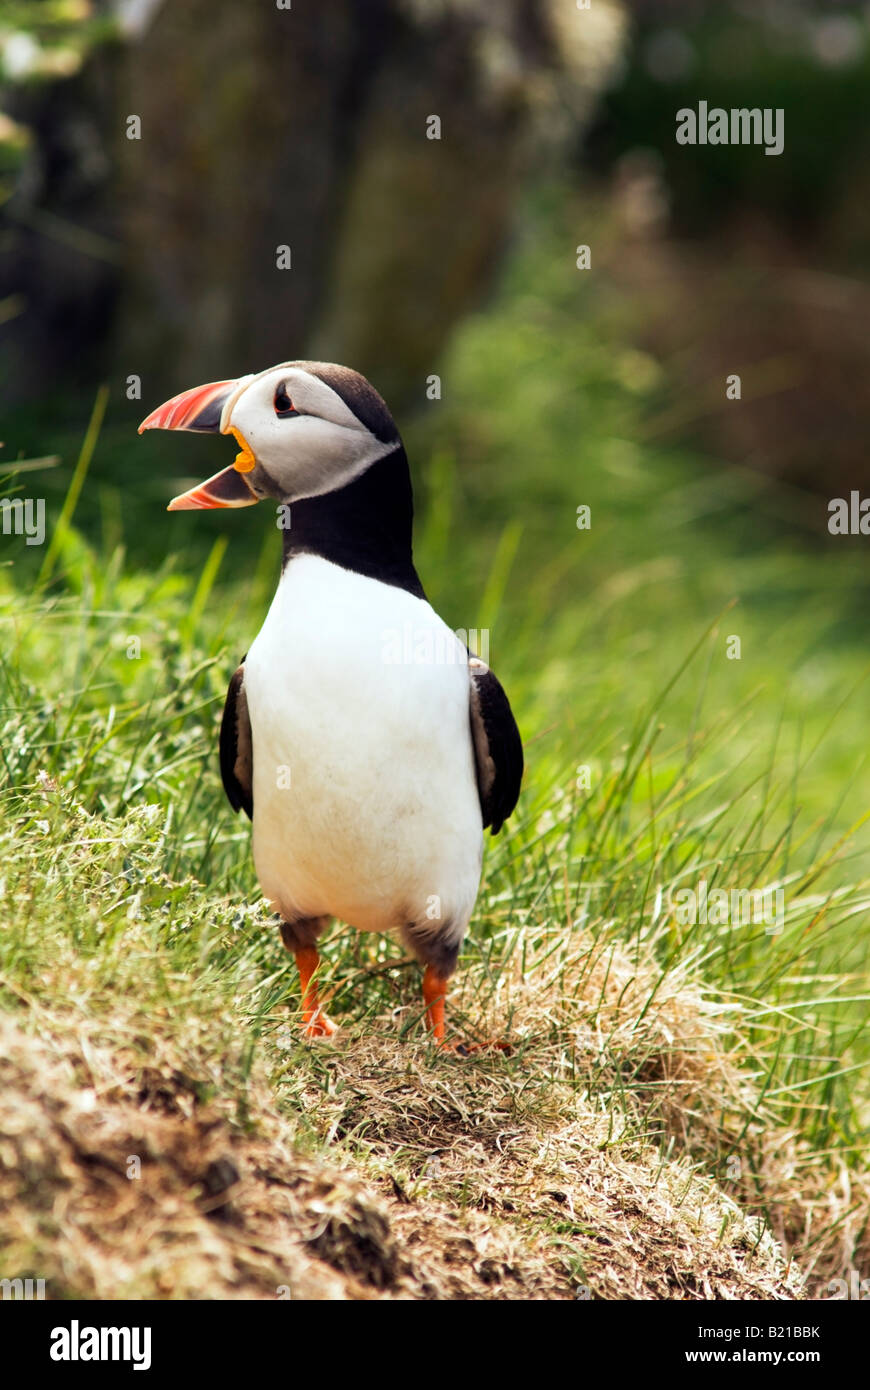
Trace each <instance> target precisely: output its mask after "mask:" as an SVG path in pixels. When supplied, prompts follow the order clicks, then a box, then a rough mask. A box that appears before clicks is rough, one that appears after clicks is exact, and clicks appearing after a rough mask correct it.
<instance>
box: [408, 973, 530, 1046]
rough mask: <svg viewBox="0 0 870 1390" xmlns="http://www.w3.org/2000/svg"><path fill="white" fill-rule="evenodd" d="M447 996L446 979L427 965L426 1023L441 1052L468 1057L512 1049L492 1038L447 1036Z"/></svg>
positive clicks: (508, 1044) (424, 987)
mask: <svg viewBox="0 0 870 1390" xmlns="http://www.w3.org/2000/svg"><path fill="white" fill-rule="evenodd" d="M446 997H447V981H446V980H445V979H444V978H443V977H442V976H440V975H438V974H436V972H435V970H434V969H433V967H432V966H431V965H427V967H426V971H425V973H424V975H423V999H424V1002H425V1004H426V1023H427V1026H428V1028H429V1031H430V1032H431V1034H432V1041H433V1042H434V1043H435V1046H436V1047H437V1048H438V1049H439V1050H440V1051H442V1052H448V1053H450V1055H451V1056H453V1057H470V1056H471V1054H472V1053H473V1052H488V1051H496V1052H504V1053H505V1054H506V1055H508V1056H509V1055H510V1053H511V1052H512V1051H513V1048H512V1047H511V1045H510V1043H508V1042H502V1041H501V1040H500V1039H496V1038H493V1039H491V1040H489V1041H487V1042H479V1043H478V1042H464V1041H463V1040H462V1039H459V1038H448V1037H447V1033H446V1027H445V1022H444V1000H445V998H446Z"/></svg>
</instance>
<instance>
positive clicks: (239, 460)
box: [227, 425, 257, 473]
mask: <svg viewBox="0 0 870 1390" xmlns="http://www.w3.org/2000/svg"><path fill="white" fill-rule="evenodd" d="M227 434H231V435H233V436H234V437H235V440H236V443H237V444H238V445H239V446H240V448H241V451H242V452H241V453H240V454H236V456H235V458H234V459H233V468H235V469H236V470H237V472H239V473H250V471H251V469H252V468H253V467H254V466H255V464H256V462H257V460H256V459H255V458H254V455H253V453H252V452H251V446H250V445H249V443H248V441H247V440H246V439H245V437H244V435H242V434H240V433H239V431H238V430H237V429H236V427H235V425H230V427H229V429H228V430H227Z"/></svg>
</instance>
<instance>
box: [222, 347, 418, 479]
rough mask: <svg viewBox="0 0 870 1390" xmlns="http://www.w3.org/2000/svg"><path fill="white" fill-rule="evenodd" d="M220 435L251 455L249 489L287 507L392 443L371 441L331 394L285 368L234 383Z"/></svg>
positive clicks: (352, 472) (357, 470)
mask: <svg viewBox="0 0 870 1390" xmlns="http://www.w3.org/2000/svg"><path fill="white" fill-rule="evenodd" d="M288 406H289V407H290V408H289V409H288ZM297 412H298V413H297ZM220 427H221V430H222V431H223V433H228V432H229V429H230V427H232V428H233V429H234V430H238V432H239V434H240V435H241V436H242V439H243V440H244V441H245V443H246V444H247V445H248V447H249V449H250V451H251V453H252V454H253V455H254V458H255V459H256V461H257V464H258V465H259V467H258V468H254V469H253V470H252V471H251V473H249V474H247V475H246V476H247V477H248V479H249V480H250V482H251V484H252V486H253V487H254V489H255V490H256V491H257V492H265V493H268V494H269V495H275V496H280V498H281V499H282V500H284V501H288V502H293V501H298V500H299V499H301V498H303V497H320V496H322V495H323V494H324V493H326V492H334V491H335V490H336V489H337V488H341V487H344V486H345V485H346V484H347V483H349V482H352V481H353V479H354V478H357V477H359V475H360V474H361V473H364V472H365V470H366V469H367V468H368V467H369V465H370V464H372V463H374V462H375V460H376V459H379V458H383V457H384V456H385V455H386V454H389V453H391V452H392V451H393V449H395V448H396V445H397V444H398V443H399V436H398V434H396V437H395V439H392V440H389V441H388V442H387V443H384V442H383V440H380V439H378V438H376V436H375V435H374V434H372V433H371V431H370V430H368V429H366V427H365V425H363V424H362V422H361V421H360V420H358V419H357V417H356V416H355V415H354V414H353V412H352V411H351V410H349V409H348V407H347V406H346V405H345V403H344V401H343V400H342V399H341V397H340V396H338V395H337V394H336V393H335V391H333V390H332V389H331V387H329V386H327V385H326V383H325V382H323V381H321V380H320V379H319V378H318V377H316V376H312V375H311V373H310V372H307V371H305V370H304V369H303V368H301V367H293V366H291V365H289V364H285V365H283V366H280V367H268V368H267V369H266V371H264V372H260V373H259V374H258V375H256V376H248V377H242V378H240V380H239V382H238V385H237V387H236V390H235V391H234V392H233V394H232V395H231V396H230V398H229V399H228V400H227V402H226V404H225V405H224V408H223V413H222V415H221V426H220ZM261 469H263V470H265V473H266V474H267V475H268V477H264V475H263V473H262V472H261Z"/></svg>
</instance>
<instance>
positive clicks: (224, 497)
mask: <svg viewBox="0 0 870 1390" xmlns="http://www.w3.org/2000/svg"><path fill="white" fill-rule="evenodd" d="M239 385H240V382H238V381H211V382H209V383H208V385H206V386H195V387H194V388H193V390H192V391H182V392H180V394H179V395H177V396H173V397H172V399H171V400H169V401H166V402H164V404H163V405H160V406H158V407H157V409H156V410H152V412H151V414H150V415H148V416H146V418H145V419H144V420H143V421H142V423H141V425H140V426H139V433H140V434H142V433H143V432H144V431H145V430H191V431H193V432H194V433H195V434H218V433H223V434H232V435H234V436H235V438H236V440H237V441H238V443H239V445H240V447H241V452H240V453H238V454H237V455H236V459H235V462H234V463H232V464H231V465H230V467H229V468H224V469H222V470H221V472H220V473H215V475H214V477H213V478H206V480H205V482H204V483H200V484H199V485H198V486H197V487H192V488H191V489H190V490H189V491H188V492H182V493H181V495H180V496H179V497H173V499H172V501H171V502H170V503H169V506H168V507H167V509H166V510H167V511H169V512H188V511H196V510H199V509H201V508H206V507H251V506H253V504H254V503H255V502H259V500H260V499H259V497H258V496H257V494H256V493H255V492H254V491H253V489H252V488H251V487H250V485H249V483H248V481H247V479H246V477H245V474H246V473H250V471H251V469H252V468H253V467H254V466H255V464H256V462H257V460H256V459H255V458H254V455H253V453H252V451H251V448H250V446H249V445H248V443H247V441H246V440H245V439H244V438H243V437H242V435H241V434H240V433H239V431H238V430H237V429H235V428H234V427H233V426H232V425H228V426H227V427H226V428H225V429H224V430H221V419H222V418H223V411H224V406H225V405H226V403H227V401H228V400H229V399H230V397H231V396H232V395H233V394H234V393H235V391H236V389H237V388H238V386H239Z"/></svg>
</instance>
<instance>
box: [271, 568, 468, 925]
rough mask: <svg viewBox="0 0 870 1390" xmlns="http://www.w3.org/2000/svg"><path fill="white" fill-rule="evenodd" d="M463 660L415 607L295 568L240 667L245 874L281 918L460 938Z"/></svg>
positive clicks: (354, 577)
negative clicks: (248, 745)
mask: <svg viewBox="0 0 870 1390" xmlns="http://www.w3.org/2000/svg"><path fill="white" fill-rule="evenodd" d="M466 662H467V658H466V653H465V649H464V647H463V646H462V645H461V643H460V642H459V641H458V640H457V639H456V637H455V636H454V634H453V633H452V632H451V631H450V629H449V628H448V627H447V626H446V624H444V623H443V622H442V621H441V619H440V618H439V617H438V616H437V614H436V613H435V612H434V611H433V610H432V608H431V607H430V606H429V604H428V603H426V602H425V601H424V600H422V599H418V598H415V597H414V596H413V595H412V594H409V593H407V592H406V591H405V590H403V589H398V588H395V587H393V586H391V585H387V584H382V583H380V582H378V581H377V580H373V579H366V578H364V577H363V576H361V575H358V574H355V573H353V572H351V571H348V570H344V569H342V568H340V567H339V566H337V565H333V564H331V563H330V562H329V561H327V560H322V559H320V558H319V557H317V556H313V555H301V556H297V557H296V558H294V559H293V560H291V562H290V563H289V565H288V566H287V568H286V570H285V572H284V575H283V577H282V580H281V583H280V585H279V587H278V592H277V594H276V595H275V598H274V600H273V603H272V606H271V608H270V610H269V613H268V616H267V618H266V621H265V623H264V625H263V628H262V630H261V631H260V633H259V635H258V636H257V638H256V640H255V641H254V643H253V645H252V647H251V649H250V651H249V653H248V656H247V659H246V661H245V690H246V693H247V699H248V709H249V712H250V717H251V728H252V732H253V742H254V862H255V864H256V868H257V874H258V876H259V879H260V883H261V886H262V888H263V892H264V894H265V895H266V897H267V898H268V899H269V900H270V901H271V903H272V904H273V906H274V908H275V909H276V910H277V911H278V912H280V913H282V915H283V916H284V917H286V918H287V919H288V920H290V921H292V920H294V919H298V918H300V917H316V916H322V915H331V916H335V917H340V918H341V919H343V920H344V921H346V922H348V923H351V924H352V925H353V926H356V927H359V928H362V929H364V930H387V929H389V928H392V927H399V926H405V925H408V924H410V923H412V922H415V921H418V922H419V921H427V920H428V921H431V922H432V925H433V926H435V925H436V923H438V922H441V923H443V924H444V927H445V930H447V931H449V932H450V934H451V935H452V936H454V937H461V935H462V934H463V933H464V931H465V927H466V925H467V923H468V919H469V917H470V915H471V911H472V908H473V906H474V900H475V896H476V894H477V886H478V880H479V876H480V862H481V854H482V838H483V837H482V827H481V813H480V803H479V800H478V793H477V783H476V778H475V770H474V761H473V751H472V742H471V733H470V728H469V676H468V666H467V664H466Z"/></svg>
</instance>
